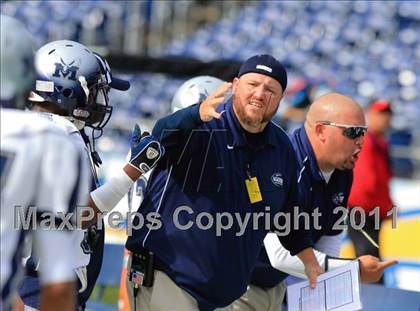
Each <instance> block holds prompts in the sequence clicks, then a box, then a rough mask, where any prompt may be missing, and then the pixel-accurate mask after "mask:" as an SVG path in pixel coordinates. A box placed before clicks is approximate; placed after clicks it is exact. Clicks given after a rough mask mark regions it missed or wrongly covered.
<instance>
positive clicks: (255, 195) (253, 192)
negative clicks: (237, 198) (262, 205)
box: [245, 177, 262, 204]
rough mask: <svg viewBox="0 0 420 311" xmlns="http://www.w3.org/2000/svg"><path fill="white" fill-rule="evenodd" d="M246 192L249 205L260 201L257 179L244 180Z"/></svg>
mask: <svg viewBox="0 0 420 311" xmlns="http://www.w3.org/2000/svg"><path fill="white" fill-rule="evenodd" d="M245 185H246V190H247V191H248V196H249V201H250V202H251V204H254V203H257V202H260V201H262V195H261V191H260V186H259V185H258V179H257V177H251V178H249V179H248V178H247V179H245Z"/></svg>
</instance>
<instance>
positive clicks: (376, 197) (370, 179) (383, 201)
mask: <svg viewBox="0 0 420 311" xmlns="http://www.w3.org/2000/svg"><path fill="white" fill-rule="evenodd" d="M391 117H392V110H391V104H390V102H388V101H386V100H374V101H372V102H371V104H370V105H369V106H368V109H367V123H368V126H369V129H368V131H367V133H366V135H365V143H364V146H363V149H362V151H361V152H360V154H359V159H358V161H357V163H356V165H355V168H354V170H353V172H354V179H353V186H352V190H351V193H350V197H349V201H348V205H349V207H350V208H353V207H356V206H358V207H361V208H362V209H363V210H364V212H365V216H366V224H365V226H364V227H363V228H362V229H363V230H364V231H365V232H366V233H368V234H369V235H370V236H371V237H372V238H373V240H374V241H375V242H376V244H378V237H379V230H380V225H381V221H382V220H383V219H385V218H386V217H387V212H388V211H389V210H391V209H392V207H393V202H392V198H391V194H390V189H389V183H390V180H391V177H392V173H391V166H390V162H389V149H388V143H387V141H386V139H385V133H386V132H387V130H388V129H389V127H390V122H391ZM377 206H379V213H380V220H381V221H379V222H378V221H376V223H375V217H374V215H373V212H372V215H371V216H369V212H370V211H372V210H373V209H374V208H375V207H377ZM355 216H356V217H355V220H356V222H355V224H356V225H359V223H360V220H361V219H360V214H359V213H355ZM349 235H350V238H351V239H352V241H353V243H354V245H355V249H356V254H357V256H361V255H366V254H369V255H373V256H377V257H379V250H378V249H377V248H376V247H375V246H374V245H373V244H372V243H370V242H369V241H368V240H367V238H366V237H364V236H363V235H362V234H361V232H360V231H359V230H355V229H354V228H352V226H351V224H350V225H349Z"/></svg>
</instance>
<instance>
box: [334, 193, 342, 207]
mask: <svg viewBox="0 0 420 311" xmlns="http://www.w3.org/2000/svg"><path fill="white" fill-rule="evenodd" d="M332 201H333V203H334V204H336V205H341V204H343V202H344V193H343V192H339V193H335V194H333V196H332Z"/></svg>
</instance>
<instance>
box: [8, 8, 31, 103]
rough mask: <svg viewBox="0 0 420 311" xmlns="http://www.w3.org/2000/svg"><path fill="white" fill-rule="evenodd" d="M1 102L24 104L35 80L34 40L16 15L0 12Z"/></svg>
mask: <svg viewBox="0 0 420 311" xmlns="http://www.w3.org/2000/svg"><path fill="white" fill-rule="evenodd" d="M0 21H1V28H0V31H1V36H0V37H1V44H0V49H1V50H0V58H1V63H0V70H1V76H0V81H1V83H0V85H1V92H0V96H1V105H2V106H4V107H6V106H9V107H13V108H24V107H25V102H26V98H27V96H28V93H29V91H30V90H31V89H32V88H33V86H34V82H35V71H34V67H33V61H34V52H35V50H36V45H35V41H34V39H33V37H32V35H31V34H30V33H29V32H28V31H27V30H26V29H25V27H24V25H23V24H22V23H21V22H19V21H18V20H17V19H15V18H13V17H10V16H6V15H3V14H2V15H1V18H0Z"/></svg>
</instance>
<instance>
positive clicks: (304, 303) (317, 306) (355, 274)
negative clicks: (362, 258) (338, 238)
mask: <svg viewBox="0 0 420 311" xmlns="http://www.w3.org/2000/svg"><path fill="white" fill-rule="evenodd" d="M287 304H288V310H289V311H354V310H360V309H361V308H362V302H361V300H360V281H359V262H358V261H357V260H355V261H351V262H350V263H349V264H347V265H344V266H342V267H339V268H337V269H334V270H332V271H328V272H326V273H324V274H322V275H320V276H318V279H317V286H316V288H315V289H311V288H310V287H309V282H308V281H303V282H299V283H296V284H293V285H290V286H288V287H287Z"/></svg>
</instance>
